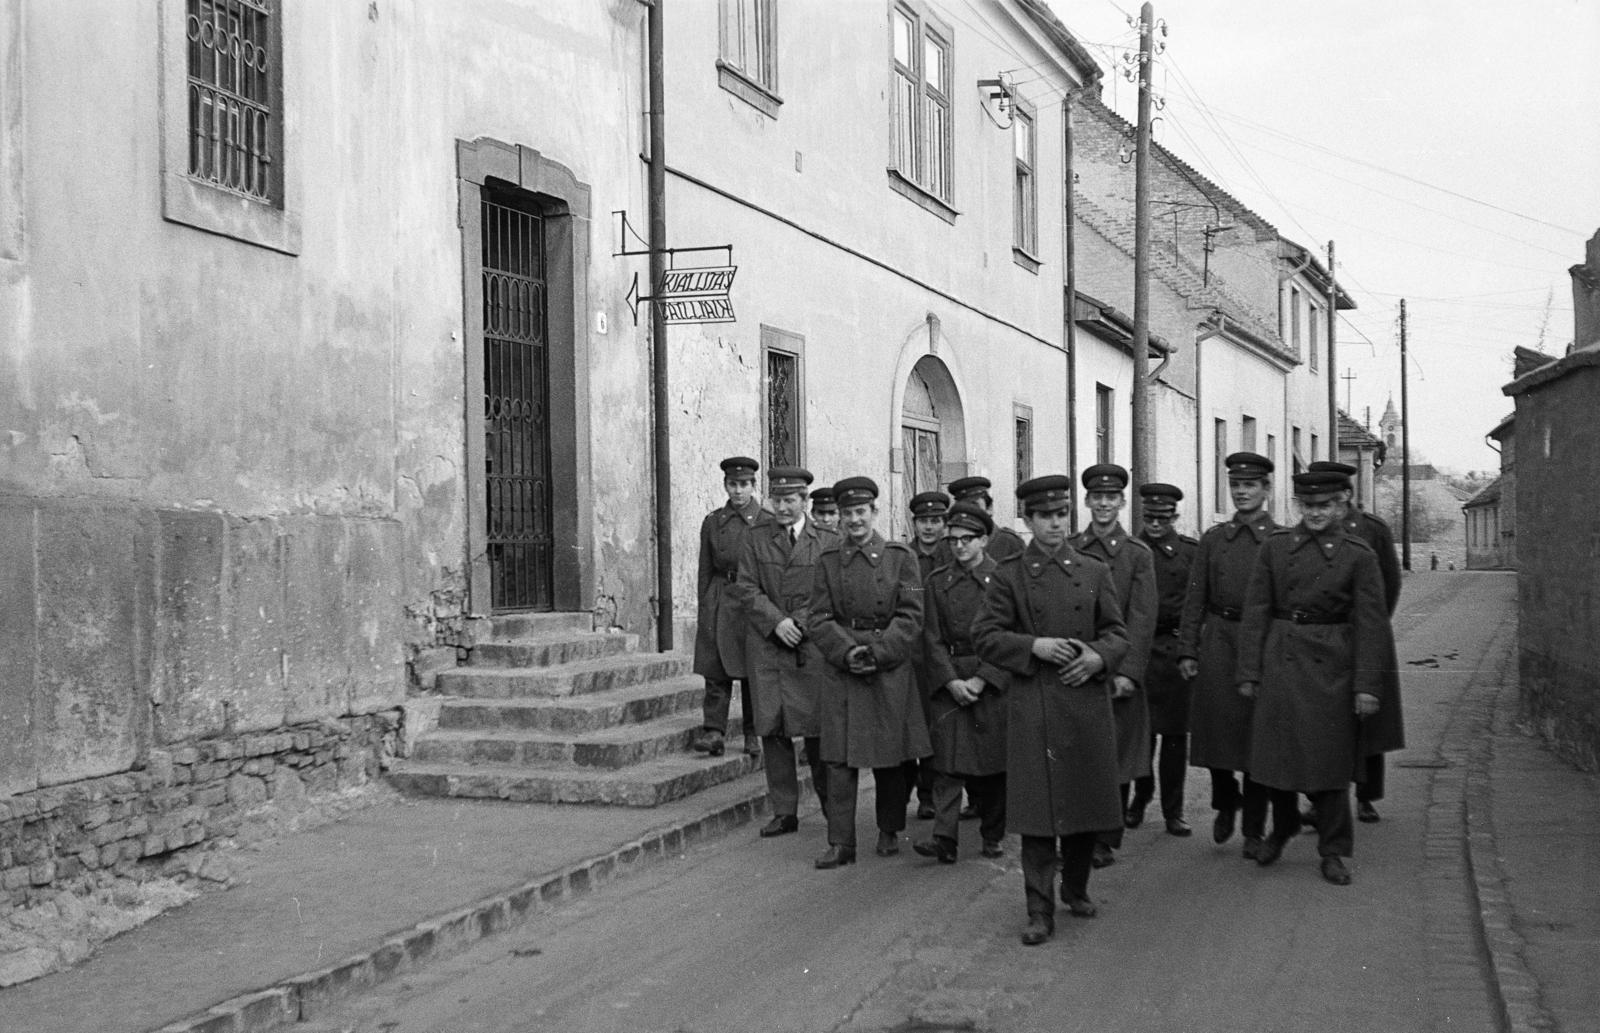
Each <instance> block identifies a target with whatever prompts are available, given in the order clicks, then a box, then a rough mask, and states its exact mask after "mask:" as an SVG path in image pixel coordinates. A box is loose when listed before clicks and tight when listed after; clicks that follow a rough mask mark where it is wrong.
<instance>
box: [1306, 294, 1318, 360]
mask: <svg viewBox="0 0 1600 1033" xmlns="http://www.w3.org/2000/svg"><path fill="white" fill-rule="evenodd" d="M1321 311H1322V310H1321V309H1320V308H1318V307H1317V303H1316V302H1314V301H1311V302H1308V303H1307V306H1306V354H1307V355H1308V357H1309V358H1310V360H1311V372H1313V373H1315V372H1316V371H1317V364H1318V363H1319V362H1320V361H1321V359H1320V357H1319V356H1318V354H1317V353H1318V352H1320V351H1321V350H1322V333H1321V330H1320V328H1319V325H1320V323H1321V320H1320V319H1318V318H1317V314H1318V313H1319V312H1321Z"/></svg>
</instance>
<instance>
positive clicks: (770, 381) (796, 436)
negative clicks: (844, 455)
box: [761, 326, 805, 470]
mask: <svg viewBox="0 0 1600 1033" xmlns="http://www.w3.org/2000/svg"><path fill="white" fill-rule="evenodd" d="M761 351H762V355H763V357H764V359H765V363H764V365H765V369H764V373H765V377H764V379H765V381H766V383H765V387H766V392H765V394H764V395H763V397H762V400H761V402H762V410H763V412H762V416H763V420H762V424H763V427H762V429H763V431H764V432H765V437H766V456H765V460H766V468H767V469H769V470H770V469H772V468H773V467H774V466H801V465H803V464H804V462H805V385H804V376H803V373H804V370H803V368H802V363H801V357H802V356H803V355H804V353H805V338H803V337H801V336H800V335H799V334H795V333H790V332H789V331H787V330H780V329H778V328H776V327H771V326H763V327H762V328H761Z"/></svg>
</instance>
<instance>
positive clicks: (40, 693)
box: [33, 503, 154, 785]
mask: <svg viewBox="0 0 1600 1033" xmlns="http://www.w3.org/2000/svg"><path fill="white" fill-rule="evenodd" d="M39 518H40V519H39V524H38V543H39V544H38V568H37V569H38V571H39V574H38V582H37V586H38V587H37V605H38V624H37V627H38V643H37V644H38V656H39V660H38V674H37V678H36V680H35V683H34V709H33V716H34V723H33V735H34V748H35V750H36V751H37V756H38V760H39V780H40V782H41V783H44V784H50V785H56V784H60V783H64V782H72V781H76V780H78V779H83V778H92V777H94V776H97V775H105V774H111V773H113V772H118V771H125V770H127V769H128V768H130V767H132V766H133V764H134V761H135V760H136V759H137V758H138V756H139V747H140V743H141V740H142V739H143V736H144V732H145V726H144V721H145V716H146V714H147V713H148V711H149V706H148V701H149V690H150V685H149V670H148V661H147V659H146V658H147V657H148V655H149V653H150V646H151V640H152V638H153V637H154V636H153V630H152V628H153V622H152V614H151V611H152V610H153V605H152V603H151V601H150V600H149V599H148V598H147V596H148V595H149V594H150V592H151V586H152V584H153V580H154V577H153V571H152V569H151V553H152V552H153V549H154V541H153V530H152V527H151V525H150V522H149V521H147V520H145V519H142V518H141V517H140V516H139V514H137V513H136V512H135V511H133V510H131V509H128V508H125V507H120V506H112V505H81V504H76V503H50V504H47V505H46V506H44V507H43V508H42V509H41V511H40V514H39Z"/></svg>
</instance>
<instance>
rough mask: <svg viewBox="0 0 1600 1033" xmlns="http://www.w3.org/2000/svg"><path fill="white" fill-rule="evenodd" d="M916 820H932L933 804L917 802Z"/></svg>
mask: <svg viewBox="0 0 1600 1033" xmlns="http://www.w3.org/2000/svg"><path fill="white" fill-rule="evenodd" d="M917 820H918V821H932V820H933V804H931V803H919V804H917Z"/></svg>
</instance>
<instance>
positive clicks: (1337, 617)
mask: <svg viewBox="0 0 1600 1033" xmlns="http://www.w3.org/2000/svg"><path fill="white" fill-rule="evenodd" d="M1272 617H1273V619H1274V620H1280V621H1292V622H1293V623H1295V624H1349V623H1350V615H1349V614H1348V613H1311V612H1310V611H1309V610H1273V611H1272Z"/></svg>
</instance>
